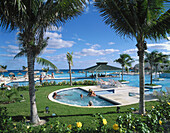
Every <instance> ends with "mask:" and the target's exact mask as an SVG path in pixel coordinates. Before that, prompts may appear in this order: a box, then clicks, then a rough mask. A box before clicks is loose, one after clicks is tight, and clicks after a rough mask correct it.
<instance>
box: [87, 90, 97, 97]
mask: <svg viewBox="0 0 170 133" xmlns="http://www.w3.org/2000/svg"><path fill="white" fill-rule="evenodd" d="M87 96H90V97H94V96H96V94H95V93H94V91H92V90H91V89H89V93H88V95H87Z"/></svg>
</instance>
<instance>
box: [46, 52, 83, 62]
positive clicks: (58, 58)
mask: <svg viewBox="0 0 170 133" xmlns="http://www.w3.org/2000/svg"><path fill="white" fill-rule="evenodd" d="M46 57H47V58H48V59H49V60H52V61H67V58H66V54H59V55H55V56H46ZM75 58H78V59H79V58H80V56H79V55H75V54H74V53H73V60H74V59H75Z"/></svg>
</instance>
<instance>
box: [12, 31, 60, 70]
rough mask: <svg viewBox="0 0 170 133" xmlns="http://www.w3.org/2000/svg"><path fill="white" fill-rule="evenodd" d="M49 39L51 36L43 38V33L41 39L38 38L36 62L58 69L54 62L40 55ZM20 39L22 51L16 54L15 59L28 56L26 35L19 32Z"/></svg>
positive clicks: (35, 50) (35, 47) (35, 48)
mask: <svg viewBox="0 0 170 133" xmlns="http://www.w3.org/2000/svg"><path fill="white" fill-rule="evenodd" d="M42 34H43V33H42ZM48 39H49V37H47V38H46V39H43V35H41V36H40V37H39V39H38V40H37V45H35V46H34V48H33V51H34V52H33V53H34V62H35V61H36V62H37V63H38V64H41V65H45V66H50V67H51V68H53V69H57V67H56V66H55V65H54V64H53V63H52V62H50V61H48V60H47V59H44V58H42V57H38V56H39V55H40V54H41V53H42V51H43V50H44V49H45V48H46V47H47V45H48V43H47V41H48ZM18 40H19V44H20V52H19V53H18V54H17V55H15V56H14V59H15V58H18V57H22V56H27V49H26V47H24V46H23V43H24V36H23V34H22V33H19V35H18ZM25 68H26V67H25V66H23V69H25Z"/></svg>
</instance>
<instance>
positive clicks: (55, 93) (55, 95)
mask: <svg viewBox="0 0 170 133" xmlns="http://www.w3.org/2000/svg"><path fill="white" fill-rule="evenodd" d="M60 96H61V95H58V94H57V92H54V93H53V96H52V97H53V98H54V99H60Z"/></svg>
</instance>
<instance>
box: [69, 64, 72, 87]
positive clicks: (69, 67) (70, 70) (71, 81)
mask: <svg viewBox="0 0 170 133" xmlns="http://www.w3.org/2000/svg"><path fill="white" fill-rule="evenodd" d="M69 73H70V86H72V78H71V63H70V62H69Z"/></svg>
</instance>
